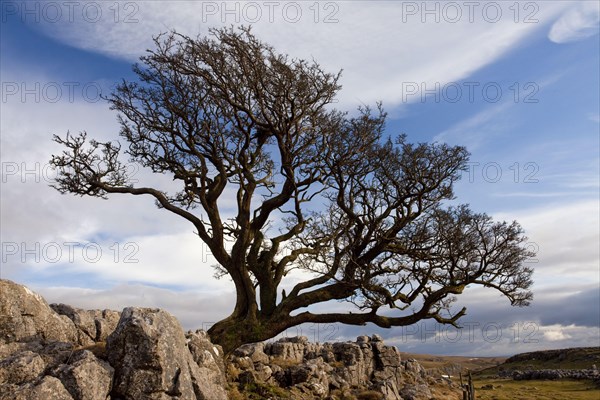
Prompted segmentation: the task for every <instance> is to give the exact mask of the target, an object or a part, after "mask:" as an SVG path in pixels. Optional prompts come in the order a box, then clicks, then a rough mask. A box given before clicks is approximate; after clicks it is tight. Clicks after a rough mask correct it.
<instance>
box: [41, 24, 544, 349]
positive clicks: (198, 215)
mask: <svg viewBox="0 0 600 400" xmlns="http://www.w3.org/2000/svg"><path fill="white" fill-rule="evenodd" d="M155 45H156V49H155V50H153V51H149V53H148V55H146V56H144V57H141V61H142V65H135V66H134V71H135V73H136V74H137V76H138V77H139V81H138V82H127V81H124V82H123V83H121V84H120V85H119V86H118V87H117V88H116V89H115V91H114V93H113V94H111V95H110V96H109V97H108V101H109V102H110V105H111V108H112V109H113V110H116V111H117V112H118V115H119V122H120V125H121V132H120V135H121V137H122V138H123V139H124V140H125V141H126V142H127V146H128V147H127V150H126V151H125V153H126V154H128V155H129V156H130V158H131V160H133V161H135V162H137V163H139V164H141V165H142V166H143V167H146V168H149V169H150V170H152V171H153V172H156V173H167V174H170V175H171V176H172V177H173V179H174V180H176V181H178V182H181V191H179V192H177V193H171V194H169V193H167V192H166V191H163V190H160V189H158V188H153V187H134V186H133V185H132V184H131V183H130V182H129V178H128V176H127V168H126V166H125V164H123V163H122V162H121V161H120V160H119V153H120V150H121V148H120V145H119V144H115V143H111V142H109V143H99V142H97V141H93V140H91V141H89V144H88V143H86V134H85V133H81V134H80V135H71V134H68V133H67V135H66V137H65V138H60V137H58V136H55V141H57V142H58V143H61V144H63V145H64V146H66V149H65V150H64V152H63V153H62V154H61V155H58V156H53V157H52V160H51V163H52V165H53V166H54V167H55V168H57V169H58V172H59V174H58V178H57V179H56V182H55V183H54V185H53V186H54V187H55V188H56V189H58V190H59V191H60V192H61V193H74V194H78V195H82V196H84V195H87V196H96V197H103V198H106V197H107V195H108V194H112V193H127V194H133V195H148V196H151V197H153V198H154V199H155V200H156V202H157V205H158V206H159V208H162V209H165V210H168V211H171V212H172V213H174V214H176V215H178V216H180V217H182V218H185V219H186V220H188V221H189V222H191V223H192V224H193V226H194V227H195V230H196V232H197V235H198V236H199V237H200V239H201V240H202V241H204V242H205V243H206V244H207V246H208V248H209V249H210V251H211V252H212V254H213V255H214V257H215V259H216V261H217V262H218V264H219V265H218V266H217V274H218V275H228V276H229V277H230V278H231V279H232V280H233V283H234V284H235V288H236V296H237V297H236V303H235V308H234V309H233V312H232V313H231V315H229V316H228V317H227V318H225V319H223V320H222V321H219V322H217V323H216V324H215V325H214V326H213V327H212V328H211V329H210V330H209V334H210V336H211V339H212V340H213V341H214V342H215V343H218V344H221V345H222V346H223V347H224V349H225V350H226V351H227V352H230V351H232V350H233V349H235V348H236V347H237V346H239V345H241V344H244V343H249V342H256V341H261V340H266V339H269V338H271V337H273V336H275V335H276V334H278V333H280V332H282V331H283V330H285V329H287V328H289V327H292V326H295V325H298V324H302V323H306V322H315V323H333V322H340V323H345V324H353V325H365V324H367V323H369V322H370V323H373V324H375V325H377V326H381V327H392V326H402V325H409V324H413V323H415V322H417V321H419V320H423V319H435V320H436V321H438V322H440V323H444V324H453V325H456V324H457V320H458V319H459V318H460V317H461V316H463V315H464V314H465V308H462V309H461V310H458V311H457V310H453V309H452V308H451V307H450V305H451V303H452V301H454V300H455V295H458V294H460V293H462V292H463V290H464V289H465V287H466V286H467V285H482V286H485V287H490V288H494V289H496V290H498V291H499V292H500V293H501V294H503V295H504V296H506V297H507V298H508V299H509V300H510V301H511V303H512V304H513V305H517V306H524V305H527V304H528V303H529V300H531V298H532V294H531V292H530V291H529V290H528V289H529V287H530V286H531V284H532V281H531V279H530V278H531V274H532V270H531V269H530V268H528V267H527V266H526V265H525V264H526V261H527V259H528V258H529V257H532V256H533V253H532V252H531V251H529V250H527V246H526V244H525V240H526V238H525V237H524V236H523V230H522V229H521V227H520V226H519V225H518V224H517V223H516V222H513V223H511V224H508V223H505V222H502V223H499V222H494V221H493V220H492V219H491V218H490V217H488V216H487V215H485V214H478V213H474V212H472V211H470V210H469V208H468V207H467V206H466V205H461V206H456V207H449V206H444V204H443V203H444V202H447V201H448V200H450V199H453V191H452V186H453V184H454V182H455V181H457V180H458V179H459V176H460V174H461V173H462V171H463V170H464V169H465V166H466V162H467V160H468V153H467V151H466V150H465V149H464V148H462V147H453V146H448V145H446V144H437V143H434V144H428V143H420V144H411V143H408V142H407V140H406V138H405V136H403V135H400V136H398V137H397V138H394V139H391V138H386V137H384V134H383V131H384V123H385V119H386V114H385V113H384V111H383V110H382V108H381V105H378V106H377V107H376V108H375V109H371V108H368V107H363V108H359V110H358V112H357V113H356V115H355V116H349V115H348V114H346V113H342V112H339V111H336V110H334V109H333V108H332V107H331V106H330V105H331V104H332V102H333V101H334V96H335V95H336V92H337V91H338V90H339V89H340V85H339V84H338V78H339V74H329V73H326V72H324V71H323V70H322V68H321V67H320V66H319V65H318V64H316V63H315V62H307V61H303V60H296V59H290V58H288V56H286V55H281V54H279V53H277V52H276V51H275V50H274V49H273V48H272V47H271V46H269V45H267V44H265V43H263V42H261V41H260V40H259V39H257V38H256V37H255V36H254V35H253V34H252V32H251V31H250V29H248V28H241V29H233V28H229V29H216V30H212V31H211V35H210V36H208V37H200V38H198V39H192V38H189V37H186V36H183V35H180V34H177V33H171V34H164V35H161V36H159V37H158V38H156V39H155ZM232 198H233V199H234V200H235V212H234V215H233V216H231V215H227V216H224V215H223V213H222V212H223V207H224V206H223V204H224V203H225V202H226V201H227V202H229V203H230V202H231V200H232ZM228 243H230V244H231V246H229V245H228ZM292 269H302V270H304V271H309V272H310V273H311V275H309V276H310V278H308V279H307V280H305V281H303V282H300V283H297V284H296V285H295V286H294V287H293V288H291V290H288V293H287V294H286V295H283V293H282V291H281V289H279V288H278V287H279V285H280V283H281V281H282V278H283V277H284V276H285V275H286V274H287V273H288V272H289V271H290V270H292ZM303 276H306V275H303ZM278 293H282V296H278ZM332 300H346V301H348V302H350V303H351V304H352V306H351V307H352V308H353V312H348V313H326V312H320V310H322V309H323V308H324V307H319V308H318V310H319V311H317V308H310V309H309V307H310V306H313V305H316V304H320V303H325V302H328V301H332Z"/></svg>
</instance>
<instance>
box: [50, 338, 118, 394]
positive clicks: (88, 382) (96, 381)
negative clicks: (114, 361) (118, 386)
mask: <svg viewBox="0 0 600 400" xmlns="http://www.w3.org/2000/svg"><path fill="white" fill-rule="evenodd" d="M113 374H114V369H113V368H112V367H111V366H110V365H109V364H108V363H107V362H106V361H102V360H99V359H98V358H96V356H94V354H92V353H91V352H90V351H87V350H83V351H79V352H77V353H75V354H74V355H73V359H72V360H71V363H70V364H69V365H64V364H63V365H62V366H61V368H60V369H59V370H58V371H57V375H58V377H59V378H60V380H61V382H62V383H63V385H64V386H65V387H66V389H67V390H68V391H69V393H70V394H71V396H72V397H73V398H74V399H75V400H106V398H107V397H108V395H109V394H110V390H111V388H112V379H113Z"/></svg>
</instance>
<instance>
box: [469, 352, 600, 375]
mask: <svg viewBox="0 0 600 400" xmlns="http://www.w3.org/2000/svg"><path fill="white" fill-rule="evenodd" d="M594 365H596V366H597V367H599V368H600V347H575V348H571V349H559V350H543V351H533V352H530V353H521V354H517V355H514V356H512V357H509V358H508V359H506V361H505V362H504V363H503V364H501V365H498V366H495V367H490V368H484V369H482V370H480V371H478V373H479V374H482V375H494V374H497V373H498V372H499V371H511V370H527V369H535V370H542V369H590V368H592V367H593V366H594Z"/></svg>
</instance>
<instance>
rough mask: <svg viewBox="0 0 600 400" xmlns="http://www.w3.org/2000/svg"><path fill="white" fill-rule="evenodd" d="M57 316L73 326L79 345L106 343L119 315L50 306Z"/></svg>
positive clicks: (67, 306)
mask: <svg viewBox="0 0 600 400" xmlns="http://www.w3.org/2000/svg"><path fill="white" fill-rule="evenodd" d="M50 307H51V308H52V309H53V310H54V311H55V312H56V313H58V314H59V315H64V316H66V317H67V318H69V319H70V320H71V321H73V323H74V324H75V327H76V328H77V330H78V341H79V344H81V345H86V344H92V343H94V342H103V341H106V339H107V338H108V335H110V334H111V333H112V332H113V331H114V330H115V328H116V327H117V324H118V323H119V317H120V313H119V312H118V311H113V310H82V309H80V308H75V307H72V306H70V305H67V304H50Z"/></svg>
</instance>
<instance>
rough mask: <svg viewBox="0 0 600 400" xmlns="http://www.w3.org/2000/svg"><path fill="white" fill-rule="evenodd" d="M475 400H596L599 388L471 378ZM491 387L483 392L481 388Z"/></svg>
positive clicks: (586, 384) (570, 382)
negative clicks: (491, 387) (492, 387)
mask: <svg viewBox="0 0 600 400" xmlns="http://www.w3.org/2000/svg"><path fill="white" fill-rule="evenodd" d="M473 384H474V385H475V396H476V398H477V400H598V399H600V388H598V387H597V386H595V385H594V384H593V383H592V382H590V381H574V380H560V381H539V380H532V381H513V380H512V379H494V378H477V377H474V378H473ZM486 385H493V386H494V389H491V390H485V389H482V388H481V387H482V386H486Z"/></svg>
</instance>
